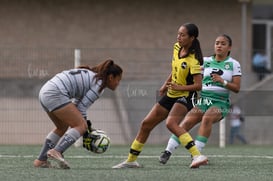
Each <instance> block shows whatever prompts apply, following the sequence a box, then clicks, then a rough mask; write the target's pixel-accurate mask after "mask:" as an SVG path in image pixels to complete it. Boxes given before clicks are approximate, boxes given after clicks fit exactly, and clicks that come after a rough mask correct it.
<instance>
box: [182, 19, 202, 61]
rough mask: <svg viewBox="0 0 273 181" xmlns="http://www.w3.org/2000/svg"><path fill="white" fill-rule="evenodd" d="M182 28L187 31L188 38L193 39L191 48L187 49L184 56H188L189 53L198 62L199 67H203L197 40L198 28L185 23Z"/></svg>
mask: <svg viewBox="0 0 273 181" xmlns="http://www.w3.org/2000/svg"><path fill="white" fill-rule="evenodd" d="M182 26H184V27H185V28H186V29H187V30H188V34H189V36H190V37H192V36H193V37H194V40H193V42H192V45H191V47H190V48H189V51H188V53H187V55H186V56H188V55H189V54H190V53H194V55H195V58H196V59H197V60H198V61H199V63H200V65H203V62H204V60H203V53H202V50H201V46H200V42H199V40H198V39H197V37H198V35H199V30H198V27H197V26H196V25H195V24H192V23H186V24H184V25H182Z"/></svg>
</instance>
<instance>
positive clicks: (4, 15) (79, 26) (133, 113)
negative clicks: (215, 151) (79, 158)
mask: <svg viewBox="0 0 273 181" xmlns="http://www.w3.org/2000/svg"><path fill="white" fill-rule="evenodd" d="M0 17H1V18H0V25H1V30H0V37H1V41H0V85H1V89H0V144H41V143H42V142H43V140H44V137H45V136H46V135H47V133H48V132H49V131H50V130H51V129H52V128H53V124H52V122H51V121H50V120H49V118H48V117H47V115H46V113H45V112H44V111H43V109H42V108H41V106H40V104H39V102H38V93H39V90H40V88H41V86H42V85H43V84H44V83H45V82H46V81H47V80H48V79H50V78H51V77H52V76H54V75H55V74H56V73H58V72H60V71H62V70H64V69H70V68H73V67H74V66H75V60H79V61H80V62H81V64H88V65H90V66H93V65H96V64H97V63H99V62H100V61H102V60H105V59H107V58H112V59H113V60H115V62H116V63H118V64H119V65H120V66H121V67H122V68H123V69H124V76H123V80H122V82H121V84H120V86H119V88H118V89H117V91H115V92H111V91H106V92H105V94H104V96H102V98H101V99H99V100H98V101H97V102H96V103H95V104H94V105H93V106H92V107H91V108H90V109H89V111H88V117H89V119H91V120H92V122H93V126H94V127H95V128H100V129H103V130H105V131H106V132H107V133H108V134H109V136H110V138H111V140H112V144H130V143H131V141H132V140H133V139H134V137H135V135H136V133H137V130H138V128H139V125H140V123H141V120H142V119H143V118H144V116H145V115H146V114H147V113H148V112H149V111H150V109H151V107H152V106H153V104H154V103H155V102H156V100H157V90H158V89H159V88H160V86H161V85H162V83H163V82H164V81H165V80H166V78H167V76H168V75H169V73H170V71H171V58H172V48H173V44H174V43H175V42H176V36H177V30H178V28H179V27H180V25H182V24H184V23H186V22H192V23H195V24H196V25H197V26H198V27H199V31H200V34H199V37H198V38H199V40H200V43H201V47H202V50H203V54H204V56H209V55H212V54H213V50H214V41H215V39H216V37H217V36H218V35H220V34H228V35H229V36H230V37H231V38H232V40H233V47H232V51H231V56H232V57H233V58H235V59H236V60H238V61H239V62H240V63H241V66H242V71H243V76H242V87H241V90H242V91H241V92H240V93H239V94H238V95H237V94H236V95H233V94H232V97H231V100H232V102H233V103H235V104H238V105H239V106H240V107H241V109H242V113H243V115H244V117H245V121H244V127H243V133H244V135H245V137H246V139H247V141H248V143H249V144H256V145H259V144H263V145H267V144H268V145H271V144H272V143H273V139H272V137H273V132H272V126H273V123H272V117H273V114H272V111H273V105H272V100H273V99H272V97H273V92H272V90H273V82H272V76H271V73H270V71H271V69H272V65H273V64H272V61H273V2H272V0H191V1H186V0H149V1H147V0H138V1H132V0H105V1H98V0H77V1H75V0H12V1H10V0H0ZM257 52H262V53H263V55H264V56H265V57H266V60H267V62H266V65H265V67H266V70H267V71H262V72H261V71H260V72H257V71H256V69H255V68H254V65H253V62H252V59H253V57H254V55H255V54H256V53H257ZM225 125H226V128H225V132H224V134H225V136H226V138H228V136H229V129H230V126H229V122H228V121H226V122H225ZM192 132H193V136H195V132H196V128H195V129H194V130H192ZM219 134H220V133H219V124H215V125H214V128H213V133H212V135H211V138H210V141H209V142H210V143H211V144H218V142H219ZM169 136H170V132H169V131H168V130H167V128H166V127H165V123H164V122H163V123H162V124H160V125H159V126H158V127H156V129H155V130H153V132H152V134H151V136H150V138H149V140H148V143H151V144H165V143H167V140H168V138H169ZM238 144H239V143H238Z"/></svg>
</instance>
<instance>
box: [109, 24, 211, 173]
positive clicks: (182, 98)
mask: <svg viewBox="0 0 273 181" xmlns="http://www.w3.org/2000/svg"><path fill="white" fill-rule="evenodd" d="M198 34H199V30H198V28H197V26H196V25H195V24H192V23H186V24H183V25H182V26H180V27H179V29H178V34H177V43H175V45H174V50H173V59H172V72H171V74H170V75H169V76H168V78H167V80H166V81H165V83H164V84H163V85H162V87H161V88H160V90H159V92H160V95H161V96H162V97H161V99H160V100H159V101H158V102H157V103H156V104H155V105H154V106H153V108H152V109H151V111H150V112H149V113H148V115H147V116H146V117H145V118H144V119H143V120H142V122H141V126H140V129H139V131H138V133H137V136H136V137H135V139H134V141H133V143H132V144H131V148H130V151H129V155H128V158H127V159H126V160H125V161H123V162H121V163H120V164H118V165H115V166H113V167H112V168H139V167H142V165H140V164H139V163H138V162H137V161H136V160H137V157H138V155H139V154H140V153H141V151H142V149H143V146H144V144H145V142H146V141H147V139H148V137H149V135H150V132H151V131H152V130H153V128H154V127H155V126H156V125H158V124H159V123H160V122H162V121H163V120H165V119H166V125H167V128H168V129H169V130H170V131H171V132H173V133H174V134H175V135H176V136H177V137H178V139H179V140H180V142H181V143H182V145H183V146H184V147H185V148H186V149H187V150H188V151H189V152H190V154H191V155H193V160H192V163H191V164H190V168H197V167H199V166H200V165H203V164H206V163H207V157H206V156H204V155H201V153H200V152H199V150H198V149H197V147H196V146H195V144H194V141H193V139H192V137H191V136H190V134H189V133H188V132H186V131H185V130H184V129H183V128H181V127H179V123H180V121H181V120H182V119H183V117H184V116H185V115H186V113H187V112H188V111H189V110H191V109H192V107H193V102H192V97H193V95H194V92H195V91H198V90H200V89H201V87H202V75H201V68H200V65H202V64H203V56H202V51H201V48H200V43H199V40H198V39H197V37H198Z"/></svg>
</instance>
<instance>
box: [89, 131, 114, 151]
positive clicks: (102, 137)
mask: <svg viewBox="0 0 273 181" xmlns="http://www.w3.org/2000/svg"><path fill="white" fill-rule="evenodd" d="M91 135H94V136H96V137H98V138H97V139H96V140H95V141H94V142H92V149H91V151H92V152H94V153H104V152H106V150H107V149H108V148H109V147H110V138H109V137H108V136H107V134H106V132H105V131H103V130H94V131H92V132H91Z"/></svg>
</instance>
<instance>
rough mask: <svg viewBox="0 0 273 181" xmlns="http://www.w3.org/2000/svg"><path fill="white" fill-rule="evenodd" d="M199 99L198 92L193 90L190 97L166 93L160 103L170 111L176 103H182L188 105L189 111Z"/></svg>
mask: <svg viewBox="0 0 273 181" xmlns="http://www.w3.org/2000/svg"><path fill="white" fill-rule="evenodd" d="M196 100H197V93H196V92H192V93H190V95H189V96H188V97H186V96H182V97H175V98H172V97H168V96H167V95H164V96H163V97H162V98H161V99H160V100H159V101H158V103H159V104H160V105H161V106H162V107H164V108H166V109H167V110H168V111H170V110H171V109H172V107H173V105H174V103H180V104H183V105H184V106H186V107H187V109H188V111H189V110H191V109H192V108H193V106H194V104H195V103H196Z"/></svg>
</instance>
